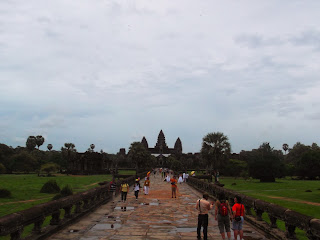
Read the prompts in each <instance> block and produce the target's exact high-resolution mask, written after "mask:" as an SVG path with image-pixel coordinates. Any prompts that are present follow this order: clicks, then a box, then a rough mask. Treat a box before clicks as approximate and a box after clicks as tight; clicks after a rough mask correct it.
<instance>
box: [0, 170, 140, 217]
mask: <svg viewBox="0 0 320 240" xmlns="http://www.w3.org/2000/svg"><path fill="white" fill-rule="evenodd" d="M119 173H120V174H135V171H122V170H121V171H119ZM48 180H56V181H57V183H58V185H59V186H60V188H63V187H64V186H66V185H67V184H68V185H69V186H70V187H71V188H72V189H73V191H74V193H77V192H84V191H86V190H88V189H90V188H94V187H97V186H99V185H98V182H103V181H111V175H89V176H87V175H86V176H83V175H80V176H76V175H69V176H67V175H59V174H57V175H56V177H38V176H37V175H36V174H3V175H0V188H6V189H8V190H10V191H11V194H12V196H11V198H0V217H1V216H4V215H7V214H10V213H14V212H18V211H21V210H24V209H28V208H30V207H32V206H35V205H38V204H40V203H44V202H48V201H50V200H51V199H52V197H53V196H54V195H55V194H47V193H40V189H41V187H42V186H43V184H44V183H45V182H47V181H48ZM30 200H32V201H30ZM21 201H28V202H21Z"/></svg>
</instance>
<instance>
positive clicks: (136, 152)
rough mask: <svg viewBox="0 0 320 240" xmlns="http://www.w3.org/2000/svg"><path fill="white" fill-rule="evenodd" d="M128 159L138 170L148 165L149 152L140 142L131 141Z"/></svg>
mask: <svg viewBox="0 0 320 240" xmlns="http://www.w3.org/2000/svg"><path fill="white" fill-rule="evenodd" d="M128 159H129V160H130V161H131V162H132V163H134V164H135V166H136V171H137V172H138V171H139V170H141V169H143V168H145V167H146V166H148V164H149V161H150V159H151V154H150V152H149V151H148V150H147V149H146V148H145V147H144V146H143V144H142V143H141V142H133V143H131V146H130V148H129V152H128Z"/></svg>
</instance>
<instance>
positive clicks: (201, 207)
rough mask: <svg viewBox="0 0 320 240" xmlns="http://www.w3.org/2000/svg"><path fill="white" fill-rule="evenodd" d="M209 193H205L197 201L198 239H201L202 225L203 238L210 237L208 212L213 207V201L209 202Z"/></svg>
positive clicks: (205, 239)
mask: <svg viewBox="0 0 320 240" xmlns="http://www.w3.org/2000/svg"><path fill="white" fill-rule="evenodd" d="M208 199H209V194H208V193H204V194H203V197H202V199H199V200H198V201H197V203H196V209H197V210H198V211H199V214H198V226H197V239H201V226H202V227H203V239H204V240H207V239H208V221H209V217H208V213H209V210H211V209H212V207H213V203H211V204H210V203H209V202H208Z"/></svg>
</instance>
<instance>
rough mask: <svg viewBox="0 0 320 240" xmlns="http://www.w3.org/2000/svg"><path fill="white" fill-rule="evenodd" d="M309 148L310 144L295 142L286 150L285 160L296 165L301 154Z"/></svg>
mask: <svg viewBox="0 0 320 240" xmlns="http://www.w3.org/2000/svg"><path fill="white" fill-rule="evenodd" d="M309 150H310V146H307V145H304V144H302V143H300V142H297V143H296V144H294V145H293V147H292V149H290V151H289V152H288V154H287V156H286V162H287V163H291V164H294V165H296V164H297V163H298V161H299V160H300V159H301V157H302V155H303V154H304V153H305V152H307V151H309Z"/></svg>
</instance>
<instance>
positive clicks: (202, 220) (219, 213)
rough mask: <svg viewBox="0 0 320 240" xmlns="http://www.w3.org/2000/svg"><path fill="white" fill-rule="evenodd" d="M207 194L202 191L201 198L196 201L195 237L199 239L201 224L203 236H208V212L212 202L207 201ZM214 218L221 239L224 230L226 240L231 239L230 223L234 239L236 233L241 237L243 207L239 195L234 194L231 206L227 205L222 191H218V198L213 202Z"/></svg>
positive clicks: (205, 237) (236, 235) (223, 237)
mask: <svg viewBox="0 0 320 240" xmlns="http://www.w3.org/2000/svg"><path fill="white" fill-rule="evenodd" d="M208 199H209V194H208V193H204V194H203V198H202V199H199V200H198V201H197V203H196V209H197V210H198V212H199V214H198V226H197V239H201V226H202V227H203V238H204V240H206V239H207V238H208V220H209V217H208V212H209V210H211V209H212V208H213V206H214V203H213V202H212V203H210V202H209V201H208ZM214 216H215V220H218V227H219V231H220V234H221V237H222V239H225V238H226V236H225V232H226V233H227V237H228V240H230V239H231V230H230V229H231V228H230V225H231V224H230V223H232V230H233V232H234V239H235V240H236V239H237V237H238V235H239V236H240V240H241V239H243V229H242V225H243V222H244V216H245V208H244V205H243V204H241V197H239V196H236V197H235V198H234V205H233V206H232V208H231V207H230V205H229V202H228V200H226V197H225V195H224V193H220V194H219V196H218V200H217V201H216V202H215V212H214Z"/></svg>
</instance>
